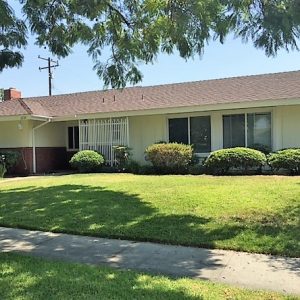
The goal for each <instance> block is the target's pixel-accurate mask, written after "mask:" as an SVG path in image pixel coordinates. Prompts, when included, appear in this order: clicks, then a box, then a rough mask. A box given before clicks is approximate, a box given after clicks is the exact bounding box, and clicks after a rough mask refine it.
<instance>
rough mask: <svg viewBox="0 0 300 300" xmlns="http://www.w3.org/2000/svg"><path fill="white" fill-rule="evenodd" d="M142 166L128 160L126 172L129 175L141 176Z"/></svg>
mask: <svg viewBox="0 0 300 300" xmlns="http://www.w3.org/2000/svg"><path fill="white" fill-rule="evenodd" d="M140 168H141V165H140V164H139V163H138V162H137V161H135V160H132V159H130V160H128V161H127V163H126V166H125V170H126V172H128V173H133V174H139V173H140Z"/></svg>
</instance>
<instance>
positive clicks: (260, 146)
mask: <svg viewBox="0 0 300 300" xmlns="http://www.w3.org/2000/svg"><path fill="white" fill-rule="evenodd" d="M249 148H251V149H255V150H258V151H260V152H262V153H264V154H265V155H268V154H270V153H271V151H272V149H271V148H270V147H268V146H266V145H263V144H258V143H257V144H253V145H251V146H249Z"/></svg>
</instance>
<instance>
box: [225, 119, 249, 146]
mask: <svg viewBox="0 0 300 300" xmlns="http://www.w3.org/2000/svg"><path fill="white" fill-rule="evenodd" d="M223 147H224V148H231V147H245V115H244V114H240V115H228V116H223Z"/></svg>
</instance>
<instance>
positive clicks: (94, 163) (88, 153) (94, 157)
mask: <svg viewBox="0 0 300 300" xmlns="http://www.w3.org/2000/svg"><path fill="white" fill-rule="evenodd" d="M103 163H104V158H103V156H102V155H101V154H99V153H97V152H96V151H92V150H83V151H79V152H77V153H75V154H74V155H73V157H72V158H71V160H70V164H71V167H72V168H74V169H76V170H78V171H79V172H80V173H89V172H95V171H97V170H99V168H100V167H101V165H102V164H103Z"/></svg>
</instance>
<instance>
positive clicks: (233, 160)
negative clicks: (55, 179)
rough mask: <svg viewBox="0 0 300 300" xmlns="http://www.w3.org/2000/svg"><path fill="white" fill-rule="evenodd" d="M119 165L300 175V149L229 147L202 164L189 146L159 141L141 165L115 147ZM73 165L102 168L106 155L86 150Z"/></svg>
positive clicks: (146, 170)
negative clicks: (267, 150)
mask: <svg viewBox="0 0 300 300" xmlns="http://www.w3.org/2000/svg"><path fill="white" fill-rule="evenodd" d="M116 153H117V154H118V155H117V162H118V163H117V166H116V167H115V168H114V169H110V171H122V172H124V171H125V172H131V173H135V174H204V173H206V174H213V175H226V174H248V173H249V172H250V173H252V174H253V173H254V174H257V173H261V172H262V170H263V167H265V166H270V167H271V170H273V171H279V170H286V171H287V172H288V173H289V174H291V175H297V174H299V175H300V149H285V150H281V151H277V152H275V153H271V154H269V155H265V154H264V153H263V152H261V151H258V150H254V149H250V148H242V147H237V148H229V149H222V150H217V151H214V152H212V153H211V154H210V155H209V156H208V158H207V159H206V160H205V161H204V162H203V163H202V164H199V163H197V161H196V160H195V157H194V156H193V149H192V146H190V145H184V144H178V143H158V144H154V145H151V146H149V147H148V148H147V149H146V150H145V155H146V156H145V158H146V160H147V161H148V162H149V163H150V164H147V165H140V164H139V163H138V162H135V161H132V160H130V159H129V150H128V148H126V147H119V148H118V149H116ZM70 164H71V166H72V167H73V168H75V169H77V170H78V171H79V172H95V171H103V170H104V169H103V164H104V158H103V156H102V155H101V154H99V153H97V152H95V151H91V150H85V151H80V152H78V153H76V154H75V155H74V156H73V157H72V159H71V161H70Z"/></svg>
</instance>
